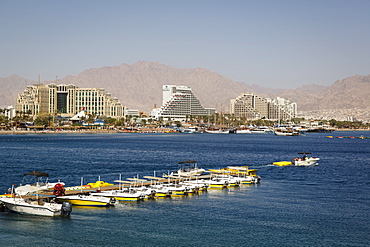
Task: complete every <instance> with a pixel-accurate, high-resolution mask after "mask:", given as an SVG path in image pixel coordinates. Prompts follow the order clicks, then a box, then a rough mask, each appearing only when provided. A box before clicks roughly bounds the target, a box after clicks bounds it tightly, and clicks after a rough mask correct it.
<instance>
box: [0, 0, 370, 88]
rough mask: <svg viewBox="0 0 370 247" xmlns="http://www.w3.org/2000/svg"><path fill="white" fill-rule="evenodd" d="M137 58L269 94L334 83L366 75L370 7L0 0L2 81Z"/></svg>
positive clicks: (278, 0) (352, 3)
mask: <svg viewBox="0 0 370 247" xmlns="http://www.w3.org/2000/svg"><path fill="white" fill-rule="evenodd" d="M139 60H144V61H149V62H160V63H162V64H166V65H170V66H174V67H176V68H197V67H202V68H205V69H208V70H211V71H215V72H217V73H219V74H221V75H224V76H227V77H229V78H230V79H232V80H234V81H239V82H245V83H248V84H258V85H261V86H266V87H272V88H296V87H298V86H300V85H307V84H319V85H331V84H333V83H334V82H335V81H336V80H339V79H344V78H346V77H350V76H354V75H369V74H370V1H369V0H363V1H360V0H344V1H342V0H332V1H331V0H306V1H304V0H290V1H284V0H272V1H264V0H255V1H248V0H240V1H233V0H225V1H217V0H209V1H208V0H203V1H202V0H195V1H192V0H182V1H181V0H168V1H162V0H149V1H140V0H130V1H125V0H117V1H115V0H104V1H103V0H101V1H94V0H86V1H85V0H80V1H79V0H71V1H69V0H63V1H61V0H59V1H57V0H55V1H50V0H45V1H41V0H24V1H21V0H19V1H18V0H0V77H8V76H11V75H13V74H17V75H20V76H22V77H25V78H27V79H32V80H37V77H38V75H40V76H41V81H44V80H55V77H56V76H58V78H60V79H62V78H64V77H65V76H67V75H76V74H78V73H80V72H82V71H84V70H86V69H90V68H100V67H104V66H116V65H120V64H123V63H127V64H133V63H135V62H137V61H139ZM174 83H176V82H174Z"/></svg>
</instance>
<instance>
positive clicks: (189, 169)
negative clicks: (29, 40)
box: [172, 160, 206, 177]
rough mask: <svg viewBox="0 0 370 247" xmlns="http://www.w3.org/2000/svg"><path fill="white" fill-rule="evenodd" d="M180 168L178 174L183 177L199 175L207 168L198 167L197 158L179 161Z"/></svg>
mask: <svg viewBox="0 0 370 247" xmlns="http://www.w3.org/2000/svg"><path fill="white" fill-rule="evenodd" d="M178 164H179V166H180V168H179V169H178V170H177V174H172V175H178V176H182V177H191V176H199V175H201V174H202V173H204V172H205V171H206V170H205V169H203V168H198V165H197V162H196V161H195V160H187V161H181V162H179V163H178Z"/></svg>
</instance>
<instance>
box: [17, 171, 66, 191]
mask: <svg viewBox="0 0 370 247" xmlns="http://www.w3.org/2000/svg"><path fill="white" fill-rule="evenodd" d="M23 176H24V177H23V181H22V184H21V185H20V186H18V187H16V188H14V190H15V193H16V194H17V195H20V196H24V195H27V194H30V193H34V192H37V191H41V190H50V189H53V188H54V186H55V185H56V184H62V185H64V183H62V182H58V183H50V182H49V181H48V178H49V174H48V173H46V172H38V171H33V172H29V173H25V174H24V175H23ZM45 178H46V180H45V181H44V179H45Z"/></svg>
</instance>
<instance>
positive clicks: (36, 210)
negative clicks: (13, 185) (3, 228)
mask: <svg viewBox="0 0 370 247" xmlns="http://www.w3.org/2000/svg"><path fill="white" fill-rule="evenodd" d="M1 202H2V203H4V204H5V206H6V207H7V208H8V209H9V210H10V211H12V212H15V213H19V214H27V215H37V216H48V217H55V216H61V213H62V212H61V208H62V205H59V204H55V205H54V204H50V203H45V204H44V205H38V204H37V202H36V201H34V202H33V203H26V202H23V200H22V199H17V198H16V199H15V200H14V198H6V199H2V200H1Z"/></svg>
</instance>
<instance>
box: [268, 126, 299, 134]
mask: <svg viewBox="0 0 370 247" xmlns="http://www.w3.org/2000/svg"><path fill="white" fill-rule="evenodd" d="M274 134H275V135H277V136H299V135H300V134H301V133H300V132H299V131H296V130H293V129H292V128H285V127H278V128H275V129H274Z"/></svg>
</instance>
